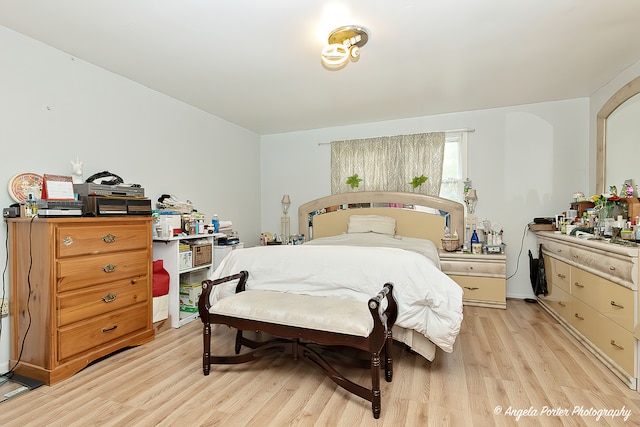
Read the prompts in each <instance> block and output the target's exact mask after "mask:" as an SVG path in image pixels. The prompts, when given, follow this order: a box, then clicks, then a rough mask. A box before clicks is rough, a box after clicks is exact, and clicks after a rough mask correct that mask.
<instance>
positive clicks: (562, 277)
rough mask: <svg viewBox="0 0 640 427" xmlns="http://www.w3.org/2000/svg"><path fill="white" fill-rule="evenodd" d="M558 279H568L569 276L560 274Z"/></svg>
mask: <svg viewBox="0 0 640 427" xmlns="http://www.w3.org/2000/svg"><path fill="white" fill-rule="evenodd" d="M558 277H559V278H561V279H566V278H567V276H565V275H564V274H560V273H558Z"/></svg>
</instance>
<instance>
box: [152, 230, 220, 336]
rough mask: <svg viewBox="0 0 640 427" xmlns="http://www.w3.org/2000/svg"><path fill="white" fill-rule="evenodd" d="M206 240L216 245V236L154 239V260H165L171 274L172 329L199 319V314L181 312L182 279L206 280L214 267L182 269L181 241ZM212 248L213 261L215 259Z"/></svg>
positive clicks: (169, 304)
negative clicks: (187, 276)
mask: <svg viewBox="0 0 640 427" xmlns="http://www.w3.org/2000/svg"><path fill="white" fill-rule="evenodd" d="M199 239H202V240H206V241H207V242H208V243H210V244H211V245H212V246H213V244H214V239H215V235H214V234H194V235H188V236H175V237H172V238H154V239H153V260H154V261H156V260H159V259H161V260H163V265H164V268H165V270H167V272H169V303H168V306H169V307H168V308H169V316H170V318H171V327H173V328H179V327H180V326H182V325H185V324H187V323H189V322H192V321H194V320H196V319H197V318H198V313H188V312H184V311H180V283H181V278H183V277H184V276H185V275H189V278H188V279H187V280H185V282H188V283H195V282H200V281H202V280H204V279H206V278H207V277H208V276H209V275H210V273H211V271H212V270H211V269H212V266H213V263H211V264H204V265H199V266H197V267H192V268H187V269H183V270H181V269H180V241H186V240H199ZM213 248H215V246H213V247H212V251H211V252H212V254H211V255H212V259H213V253H214V251H213Z"/></svg>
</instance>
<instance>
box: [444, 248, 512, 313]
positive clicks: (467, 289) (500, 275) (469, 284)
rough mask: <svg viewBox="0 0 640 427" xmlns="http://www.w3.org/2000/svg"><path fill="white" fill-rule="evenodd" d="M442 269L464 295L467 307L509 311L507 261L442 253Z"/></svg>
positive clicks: (500, 257) (501, 258)
mask: <svg viewBox="0 0 640 427" xmlns="http://www.w3.org/2000/svg"><path fill="white" fill-rule="evenodd" d="M440 268H441V269H442V271H443V272H444V273H445V274H446V275H448V276H449V277H451V278H452V279H453V280H454V281H455V282H456V283H457V284H458V285H460V287H461V288H462V290H463V291H464V294H463V297H462V298H463V299H462V302H463V303H464V304H465V305H476V306H481V307H492V308H503V309H504V308H507V279H506V274H507V257H506V255H503V254H492V255H479V254H467V253H462V252H446V251H440Z"/></svg>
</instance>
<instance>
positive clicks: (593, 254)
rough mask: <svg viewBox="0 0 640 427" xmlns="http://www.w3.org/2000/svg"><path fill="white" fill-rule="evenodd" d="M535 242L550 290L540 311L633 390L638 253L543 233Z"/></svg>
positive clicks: (635, 365) (613, 245)
mask: <svg viewBox="0 0 640 427" xmlns="http://www.w3.org/2000/svg"><path fill="white" fill-rule="evenodd" d="M538 242H539V243H541V244H542V253H543V259H544V265H545V271H546V275H547V288H548V291H549V294H548V295H546V296H542V295H541V296H539V301H540V304H541V305H542V307H544V308H545V309H547V311H549V312H550V313H551V314H552V315H553V316H554V317H555V318H556V319H557V320H558V321H559V322H560V323H561V324H562V325H563V326H565V327H566V328H567V330H568V331H569V332H571V333H572V334H573V335H574V336H575V337H576V338H578V339H579V340H580V341H581V342H582V343H583V344H584V345H585V346H586V347H587V349H589V350H590V351H591V352H592V353H593V354H594V355H596V356H597V357H598V358H599V359H600V360H601V361H603V362H604V363H605V364H606V365H607V366H608V367H609V369H611V371H613V372H614V373H615V374H616V375H617V376H618V377H619V378H620V379H622V380H623V381H624V382H625V383H626V384H627V385H628V386H629V387H630V388H633V389H637V385H638V348H637V347H638V346H637V339H636V336H635V331H636V328H637V325H638V270H639V267H638V252H639V250H638V249H637V248H635V247H625V246H619V245H615V244H610V243H603V242H597V241H583V240H578V239H577V238H575V237H569V236H564V235H557V234H553V233H544V232H539V233H538Z"/></svg>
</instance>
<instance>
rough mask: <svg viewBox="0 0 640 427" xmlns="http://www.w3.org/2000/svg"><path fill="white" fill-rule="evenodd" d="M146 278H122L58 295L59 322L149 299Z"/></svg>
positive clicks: (85, 317)
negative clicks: (83, 289) (84, 289)
mask: <svg viewBox="0 0 640 427" xmlns="http://www.w3.org/2000/svg"><path fill="white" fill-rule="evenodd" d="M147 282H148V281H147V278H146V277H142V278H140V279H124V280H120V281H117V282H112V283H107V284H105V285H99V286H94V287H91V288H90V289H87V290H86V291H80V292H66V293H63V294H62V296H59V297H58V326H64V325H68V324H71V323H74V322H77V321H80V320H84V319H90V318H93V317H95V316H98V315H101V314H105V313H109V312H111V311H115V310H118V309H121V308H124V307H128V306H130V305H134V304H137V303H139V302H143V301H146V300H147V299H148V293H149V284H148V283H147Z"/></svg>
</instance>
